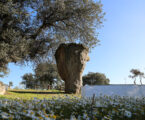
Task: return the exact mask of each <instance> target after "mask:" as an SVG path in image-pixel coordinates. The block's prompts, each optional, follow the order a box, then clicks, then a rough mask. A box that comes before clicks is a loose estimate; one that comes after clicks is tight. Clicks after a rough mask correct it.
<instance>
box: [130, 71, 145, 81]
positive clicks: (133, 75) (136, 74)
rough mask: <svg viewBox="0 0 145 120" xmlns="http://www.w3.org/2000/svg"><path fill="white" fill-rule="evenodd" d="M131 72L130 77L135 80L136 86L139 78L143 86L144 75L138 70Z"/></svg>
mask: <svg viewBox="0 0 145 120" xmlns="http://www.w3.org/2000/svg"><path fill="white" fill-rule="evenodd" d="M130 72H131V73H132V75H129V77H130V78H132V79H134V84H136V78H137V77H139V79H140V83H141V84H142V78H145V76H144V73H143V72H141V71H140V70H138V69H131V70H130Z"/></svg>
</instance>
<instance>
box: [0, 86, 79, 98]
mask: <svg viewBox="0 0 145 120" xmlns="http://www.w3.org/2000/svg"><path fill="white" fill-rule="evenodd" d="M66 95H68V96H69V97H71V98H73V97H81V95H76V94H65V93H64V92H63V91H59V90H19V89H14V90H8V91H7V93H6V94H5V95H0V98H6V99H22V100H32V99H33V98H38V99H44V98H45V99H51V98H58V97H61V98H64V97H65V96H66Z"/></svg>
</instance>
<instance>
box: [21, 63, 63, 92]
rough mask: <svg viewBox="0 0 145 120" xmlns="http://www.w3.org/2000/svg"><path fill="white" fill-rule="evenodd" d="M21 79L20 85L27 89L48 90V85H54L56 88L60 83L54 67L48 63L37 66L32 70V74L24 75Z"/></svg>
mask: <svg viewBox="0 0 145 120" xmlns="http://www.w3.org/2000/svg"><path fill="white" fill-rule="evenodd" d="M22 78H23V81H22V82H21V83H22V84H24V85H26V88H29V89H37V88H41V89H48V85H49V86H52V85H53V84H55V86H57V85H61V83H62V81H61V79H60V77H59V75H58V72H57V68H56V65H55V64H53V63H48V62H44V63H40V64H38V65H37V66H36V68H35V69H34V74H32V73H29V74H25V75H24V76H23V77H22Z"/></svg>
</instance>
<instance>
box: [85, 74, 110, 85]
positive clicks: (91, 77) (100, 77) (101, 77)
mask: <svg viewBox="0 0 145 120" xmlns="http://www.w3.org/2000/svg"><path fill="white" fill-rule="evenodd" d="M109 82H110V80H109V79H108V78H107V77H106V76H105V74H103V73H98V72H96V73H93V72H89V73H88V74H87V75H84V76H83V85H86V84H88V85H108V84H109Z"/></svg>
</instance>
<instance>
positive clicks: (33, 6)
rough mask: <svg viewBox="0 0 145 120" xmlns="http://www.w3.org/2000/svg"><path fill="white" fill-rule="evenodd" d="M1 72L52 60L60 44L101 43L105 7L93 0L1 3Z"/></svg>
mask: <svg viewBox="0 0 145 120" xmlns="http://www.w3.org/2000/svg"><path fill="white" fill-rule="evenodd" d="M0 8H1V9H0V55H1V56H0V70H1V71H0V72H3V70H4V69H7V64H8V63H10V62H14V63H16V62H22V63H23V62H25V61H33V62H34V61H35V62H36V61H37V62H39V61H40V62H41V61H45V60H48V59H49V60H52V59H51V58H52V56H53V53H54V51H55V49H56V48H57V47H58V45H59V44H60V43H69V42H78V43H83V44H85V45H86V46H88V47H89V48H92V47H94V46H95V45H96V44H97V43H98V38H97V35H98V33H97V32H96V28H99V27H101V25H102V22H103V16H104V13H103V12H102V4H101V3H100V2H94V1H93V0H0Z"/></svg>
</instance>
